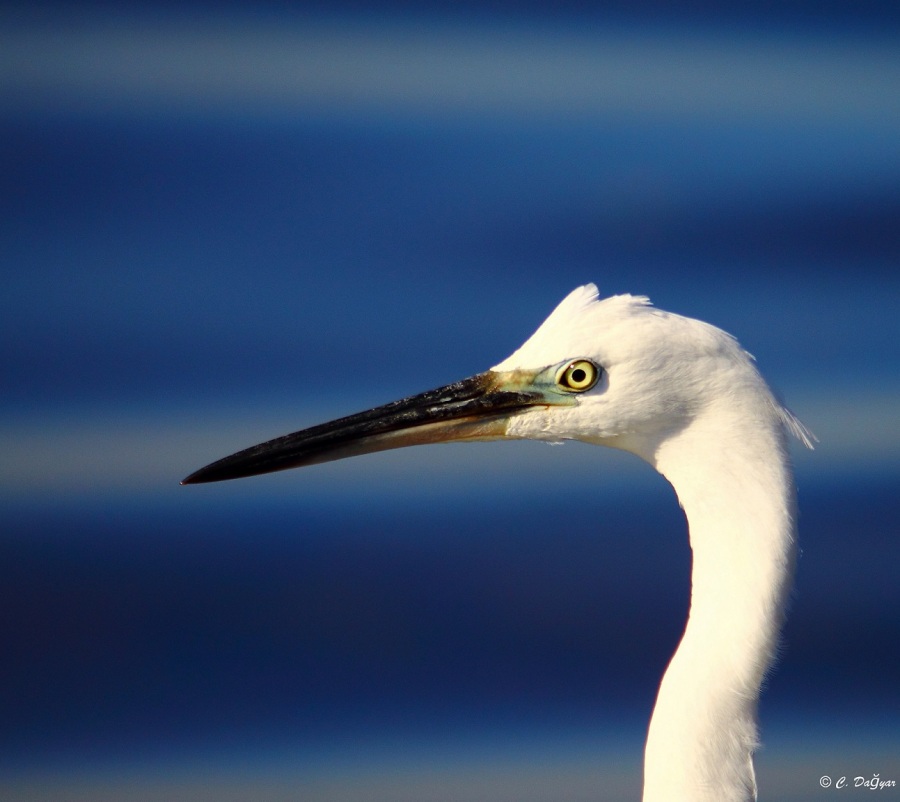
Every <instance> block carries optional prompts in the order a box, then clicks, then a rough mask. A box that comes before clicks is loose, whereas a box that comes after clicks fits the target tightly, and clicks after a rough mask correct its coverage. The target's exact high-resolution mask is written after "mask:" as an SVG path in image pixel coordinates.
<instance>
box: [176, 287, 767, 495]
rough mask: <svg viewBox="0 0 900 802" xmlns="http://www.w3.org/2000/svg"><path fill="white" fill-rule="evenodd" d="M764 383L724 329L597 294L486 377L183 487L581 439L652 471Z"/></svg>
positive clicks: (558, 316)
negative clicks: (439, 446) (446, 445)
mask: <svg viewBox="0 0 900 802" xmlns="http://www.w3.org/2000/svg"><path fill="white" fill-rule="evenodd" d="M757 385H758V386H759V387H761V388H762V390H763V392H765V393H766V394H767V390H766V389H765V384H764V382H762V380H761V379H760V378H759V375H758V374H757V372H756V370H755V368H754V367H753V364H752V361H751V359H750V358H749V356H748V355H746V354H745V353H744V352H743V351H742V350H741V349H740V347H739V346H738V345H737V343H736V342H735V340H734V339H733V338H732V337H730V336H729V335H727V334H725V333H724V332H722V331H720V330H719V329H716V328H715V327H713V326H710V325H708V324H706V323H701V322H699V321H696V320H691V319H689V318H684V317H681V316H679V315H672V314H669V313H667V312H663V311H661V310H658V309H655V308H653V307H652V306H651V305H650V303H649V301H648V300H647V299H646V298H643V297H634V296H630V295H619V296H613V297H611V298H606V299H604V300H598V298H597V288H596V287H595V286H594V285H593V284H588V285H585V286H583V287H579V288H578V289H576V290H574V291H573V292H572V293H570V294H569V295H568V296H567V297H566V298H565V299H564V300H563V301H562V303H560V304H559V306H558V307H557V308H556V309H555V310H554V311H553V313H552V314H551V315H550V316H549V317H548V318H547V320H545V321H544V323H543V324H542V325H541V326H540V328H539V329H538V330H537V331H536V332H535V333H534V334H533V335H532V336H531V337H530V338H529V339H528V340H527V341H526V342H525V343H524V344H523V345H522V347H521V348H519V349H518V350H517V351H516V352H515V353H514V354H512V355H511V356H510V357H508V358H507V359H505V360H503V362H501V363H500V364H498V365H496V366H494V367H493V368H492V369H491V370H489V371H486V372H485V373H480V374H478V375H476V376H473V377H471V378H469V379H464V380H463V381H460V382H455V383H454V384H450V385H447V386H445V387H441V388H438V389H437V390H431V391H429V392H426V393H422V394H421V395H417V396H413V397H411V398H405V399H402V400H400V401H395V402H393V403H391V404H386V405H385V406H383V407H378V408H376V409H372V410H368V411H366V412H362V413H359V414H357V415H351V416H349V417H347V418H341V419H339V420H336V421H332V422H330V423H326V424H322V425H320V426H314V427H312V428H310V429H305V430H303V431H300V432H295V433H293V434H289V435H285V436H284V437H279V438H277V439H275V440H270V441H268V442H266V443H261V444H260V445H258V446H253V447H252V448H249V449H245V450H244V451H241V452H239V453H237V454H233V455H232V456H230V457H226V458H224V459H222V460H219V461H218V462H215V463H212V464H211V465H208V466H207V467H205V468H201V469H200V470H199V471H197V472H195V473H193V474H191V475H190V476H189V477H187V479H185V480H184V482H183V483H184V484H194V483H199V482H213V481H219V480H222V479H232V478H238V477H242V476H252V475H255V474H260V473H269V472H272V471H278V470H285V469H287V468H294V467H300V466H303V465H311V464H315V463H318V462H327V461H330V460H334V459H341V458H343V457H350V456H355V455H359V454H365V453H370V452H374V451H383V450H386V449H391V448H400V447H403V446H409V445H417V444H423V443H436V442H447V441H461V440H494V439H505V438H510V439H533V440H547V441H560V440H567V439H576V440H584V441H586V442H590V443H596V444H600V445H608V446H612V447H616V448H623V449H626V450H629V451H633V452H635V453H637V454H638V455H640V456H642V457H644V458H645V459H648V460H650V461H652V459H653V453H654V450H655V448H656V447H657V446H658V445H659V443H661V442H662V441H664V440H665V439H666V438H667V437H669V436H671V435H672V434H673V433H675V432H677V431H679V430H681V429H682V428H684V427H686V426H688V425H689V424H690V423H691V422H692V421H693V420H694V419H695V418H696V417H697V416H698V415H700V414H701V413H702V412H703V411H704V410H705V409H706V408H707V407H708V406H709V405H710V404H713V403H720V404H721V403H727V402H728V399H729V397H738V396H740V397H746V395H747V394H746V392H745V390H746V388H747V387H750V388H751V389H753V388H755V387H756V386H757ZM742 390H744V392H741V391H742ZM767 397H768V396H767ZM768 403H771V401H769V402H768Z"/></svg>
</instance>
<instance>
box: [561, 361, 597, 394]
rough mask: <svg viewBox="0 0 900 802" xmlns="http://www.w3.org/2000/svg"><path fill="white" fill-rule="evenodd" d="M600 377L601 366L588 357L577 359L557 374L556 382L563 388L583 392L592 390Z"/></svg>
mask: <svg viewBox="0 0 900 802" xmlns="http://www.w3.org/2000/svg"><path fill="white" fill-rule="evenodd" d="M599 378H600V368H598V367H597V366H596V365H595V364H594V363H593V362H589V361H588V360H587V359H576V360H575V361H574V362H570V363H569V364H568V365H566V366H565V367H564V368H561V369H560V371H559V373H557V374H556V383H557V384H558V385H559V386H560V387H562V389H563V390H570V391H572V392H574V393H583V392H584V391H585V390H590V389H591V387H593V386H594V385H595V384H596V383H597V379H599Z"/></svg>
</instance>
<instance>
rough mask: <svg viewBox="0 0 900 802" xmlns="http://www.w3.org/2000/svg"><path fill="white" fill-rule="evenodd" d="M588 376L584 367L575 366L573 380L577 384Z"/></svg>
mask: <svg viewBox="0 0 900 802" xmlns="http://www.w3.org/2000/svg"><path fill="white" fill-rule="evenodd" d="M586 378H587V374H586V373H585V372H584V368H575V370H573V371H572V381H573V382H575V383H576V384H581V382H583V381H584V380H585V379H586Z"/></svg>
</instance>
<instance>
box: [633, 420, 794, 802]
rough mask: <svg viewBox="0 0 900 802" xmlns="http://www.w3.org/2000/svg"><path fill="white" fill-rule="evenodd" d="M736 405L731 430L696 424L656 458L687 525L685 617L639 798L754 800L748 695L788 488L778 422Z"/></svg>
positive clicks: (778, 614) (760, 652)
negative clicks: (726, 434) (689, 561)
mask: <svg viewBox="0 0 900 802" xmlns="http://www.w3.org/2000/svg"><path fill="white" fill-rule="evenodd" d="M745 412H746V410H736V409H732V410H728V411H727V412H726V413H723V414H724V417H726V418H727V417H732V418H740V420H741V421H743V425H741V424H740V423H737V422H733V425H736V426H737V429H736V430H735V429H732V431H733V432H740V434H739V436H735V437H731V438H727V439H725V438H722V437H720V436H719V431H718V429H719V426H718V425H716V424H719V423H720V422H719V421H715V422H713V425H708V424H707V422H704V421H698V422H697V424H696V426H692V427H689V428H688V429H686V430H685V431H684V432H681V433H679V434H677V435H675V436H674V437H673V438H671V439H670V440H669V441H667V442H666V443H665V444H663V445H662V446H661V448H660V449H659V451H658V453H657V456H656V460H655V464H656V467H657V469H658V470H659V471H660V472H661V473H662V474H663V475H665V476H666V477H667V478H668V479H669V481H670V482H671V483H672V485H673V486H674V488H675V490H676V493H677V494H678V498H679V501H680V503H681V505H682V507H683V508H684V510H685V514H686V516H687V519H688V522H689V523H688V525H689V531H690V541H691V549H692V552H693V568H692V575H691V609H690V615H689V618H688V623H687V626H686V628H685V632H684V636H683V637H682V640H681V644H680V645H679V647H678V650H677V651H676V653H675V656H674V657H673V658H672V661H671V663H670V664H669V667H668V669H667V671H666V674H665V677H664V678H663V681H662V684H661V686H660V689H659V694H658V696H657V702H656V707H655V709H654V712H653V718H652V720H651V724H650V731H649V735H648V739H647V747H646V753H645V767H644V800H645V802H663V801H665V802H681V801H682V800H684V802H688V800H690V802H701V801H702V802H706V801H707V800H708V802H714V801H715V802H746V800H752V799H755V798H756V782H755V779H754V773H753V763H752V754H753V751H754V750H755V748H756V746H757V732H756V710H757V699H758V697H759V691H760V685H761V683H762V679H763V675H764V673H765V671H766V669H767V668H768V667H769V665H770V664H771V661H772V657H773V654H774V650H775V647H776V641H777V637H778V632H779V629H780V627H781V623H782V618H783V605H784V599H785V595H786V592H787V589H788V587H789V583H790V578H791V573H792V570H791V569H792V564H793V556H794V543H795V537H794V490H793V483H792V480H791V475H790V468H789V463H788V460H787V455H786V451H785V446H784V435H783V433H782V431H781V423H780V420H779V419H778V417H777V416H776V415H775V414H774V412H773V414H772V415H771V420H770V421H769V422H768V425H767V424H766V422H765V421H764V420H761V419H753V418H748V417H745V415H744V413H745ZM748 421H749V422H748ZM741 430H743V431H741Z"/></svg>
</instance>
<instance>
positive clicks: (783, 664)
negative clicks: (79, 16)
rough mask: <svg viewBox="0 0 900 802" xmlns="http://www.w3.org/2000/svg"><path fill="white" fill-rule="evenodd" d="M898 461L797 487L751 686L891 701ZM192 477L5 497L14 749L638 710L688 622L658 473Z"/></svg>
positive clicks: (87, 755)
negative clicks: (568, 482)
mask: <svg viewBox="0 0 900 802" xmlns="http://www.w3.org/2000/svg"><path fill="white" fill-rule="evenodd" d="M895 487H896V482H895V481H894V480H891V481H875V482H871V483H865V484H863V483H859V484H857V485H853V484H846V485H843V486H839V487H837V486H827V485H824V484H823V485H822V486H812V487H806V488H804V492H803V518H802V540H803V554H802V559H801V560H800V566H799V571H798V580H797V588H796V593H795V597H794V600H793V603H792V610H791V614H790V620H789V623H788V626H787V629H786V632H785V647H784V651H783V655H782V658H781V661H780V664H779V667H778V669H777V671H776V672H775V674H774V675H773V677H772V679H771V682H770V684H769V685H770V686H769V688H768V689H767V691H766V695H765V702H764V710H767V711H768V710H772V711H774V712H777V715H778V716H780V717H788V718H790V717H791V716H796V717H800V716H803V715H809V714H810V711H812V712H813V714H814V715H816V716H823V717H825V718H829V717H833V718H836V717H840V716H841V715H845V714H848V713H851V712H852V711H854V710H856V711H859V710H860V708H861V707H862V708H866V709H868V710H869V714H868V715H867V716H866V717H865V718H866V719H867V720H868V723H869V725H870V726H874V727H876V728H879V729H880V728H882V727H883V728H886V729H887V728H890V727H891V726H895V725H896V723H897V713H896V711H897V710H898V709H900V708H898V704H900V695H898V690H900V686H898V684H897V681H896V679H897V673H896V671H897V665H898V660H900V645H898V642H897V639H896V638H894V637H892V636H893V635H894V634H896V633H897V632H898V631H900V585H898V583H897V582H896V577H895V575H894V574H895V571H894V568H895V566H896V565H897V561H898V558H900V551H898V549H900V544H898V540H897V538H896V520H897V512H898V507H897V499H896V492H895ZM190 492H191V489H188V488H185V489H184V493H185V503H184V506H183V507H173V506H172V505H171V504H165V505H155V506H154V505H148V504H141V503H140V502H139V501H137V500H135V501H134V502H129V501H126V500H123V501H119V502H115V503H112V504H108V505H98V504H90V503H88V504H76V503H72V504H59V505H52V506H51V507H50V508H49V509H46V508H45V509H36V508H35V507H34V505H21V506H17V505H4V511H3V516H4V531H3V535H2V539H0V587H2V588H3V593H2V606H0V639H2V642H3V644H4V650H3V657H2V660H0V689H2V690H0V744H2V754H3V762H4V764H5V765H6V768H7V769H9V768H12V767H15V766H20V767H21V766H23V765H27V764H30V763H32V762H36V763H41V762H44V761H51V762H53V761H58V760H62V761H64V762H67V761H69V760H73V759H77V760H85V759H99V758H101V757H103V758H106V759H109V758H113V757H115V756H118V757H119V758H120V759H122V758H134V757H135V756H140V755H146V754H154V753H157V752H172V753H178V752H179V751H180V750H192V749H193V750H197V749H202V748H211V747H217V746H218V747H226V746H228V747H237V748H239V747H241V746H244V747H246V748H251V747H254V746H257V745H258V744H259V743H260V742H261V741H262V742H267V741H268V742H271V743H281V742H284V741H289V742H292V743H294V744H297V745H298V748H301V749H302V748H304V747H305V748H307V749H310V748H313V747H316V746H318V747H321V746H322V745H323V744H329V743H338V742H340V741H341V740H342V739H345V738H351V739H352V738H354V737H355V738H362V737H371V736H372V732H373V731H374V732H375V733H377V735H378V737H380V738H390V737H404V738H409V737H414V736H415V735H416V733H419V732H422V733H423V734H425V733H434V732H435V731H438V732H457V733H460V732H462V733H466V732H468V733H469V734H470V735H473V736H474V735H475V734H479V733H481V734H483V733H484V732H485V731H487V732H505V731H510V732H516V731H517V730H521V731H524V732H530V731H532V730H534V729H538V728H547V727H550V726H555V727H560V726H562V727H564V728H569V729H571V730H573V731H580V730H583V729H585V728H597V727H598V722H599V727H600V729H601V730H602V729H604V728H606V729H608V730H609V731H611V732H614V731H615V730H616V728H617V727H619V726H620V722H622V721H623V720H624V721H626V722H635V721H637V722H640V721H643V720H646V718H647V717H648V716H649V711H650V709H651V706H652V702H653V696H654V694H655V688H656V686H657V683H658V679H659V677H660V676H661V674H662V671H663V670H664V668H665V665H666V662H667V660H668V657H669V656H670V654H671V652H672V650H673V649H674V646H675V644H676V643H677V640H678V637H679V635H680V631H681V628H682V627H683V623H684V618H685V613H686V606H687V592H688V590H687V589H688V584H689V581H688V572H689V554H688V549H687V544H686V540H685V537H684V533H683V522H682V521H681V516H680V513H679V512H678V510H677V507H676V506H675V505H674V503H670V500H668V499H665V498H661V499H653V500H651V502H650V503H649V504H648V503H642V501H641V499H640V498H636V497H634V496H631V497H627V496H626V497H624V498H621V499H616V498H615V496H612V495H610V494H608V493H607V494H602V495H599V496H598V499H597V501H596V502H593V501H591V500H586V499H584V498H583V497H582V496H580V495H577V494H573V495H572V496H571V497H566V496H562V497H560V498H558V499H555V500H551V501H550V502H549V503H548V502H547V501H546V500H542V501H540V502H537V501H534V500H532V501H529V499H528V498H527V497H523V498H515V497H501V498H500V499H498V500H497V501H496V502H494V501H492V500H490V499H489V498H487V497H485V496H483V495H482V496H480V497H476V498H475V499H474V501H472V502H471V503H470V501H469V500H466V499H457V503H455V504H452V505H451V504H443V505H439V504H435V505H429V506H427V507H425V506H424V505H421V504H416V503H415V502H412V503H410V504H409V505H408V509H404V508H403V507H401V506H392V505H382V506H378V505H377V504H368V505H357V506H350V505H344V504H338V503H335V502H334V501H328V502H327V503H322V504H319V505H313V506H310V505H309V504H308V503H305V504H304V505H302V506H301V505H299V504H291V503H286V502H282V503H281V504H280V505H278V506H272V505H264V504H260V503H252V502H250V503H241V504H231V505H228V506H227V507H226V508H224V509H220V508H217V507H216V506H215V505H214V504H212V503H209V502H207V503H203V504H197V503H194V502H193V501H192V500H191V499H190V498H188V497H187V494H188V493H190ZM667 530H671V531H667ZM823 699H827V705H826V704H823V701H822V700H823ZM872 705H875V707H874V708H872V707H870V706H872ZM632 726H633V724H632Z"/></svg>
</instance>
